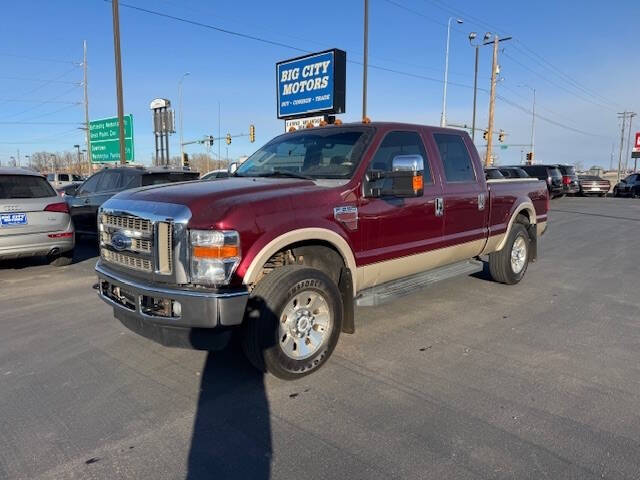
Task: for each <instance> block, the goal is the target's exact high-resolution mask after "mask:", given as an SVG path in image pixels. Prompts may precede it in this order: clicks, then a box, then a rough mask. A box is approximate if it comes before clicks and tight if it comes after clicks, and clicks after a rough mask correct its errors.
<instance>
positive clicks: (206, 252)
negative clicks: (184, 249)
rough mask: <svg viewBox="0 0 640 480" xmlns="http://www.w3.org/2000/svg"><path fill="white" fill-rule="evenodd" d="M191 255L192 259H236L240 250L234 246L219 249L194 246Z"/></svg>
mask: <svg viewBox="0 0 640 480" xmlns="http://www.w3.org/2000/svg"><path fill="white" fill-rule="evenodd" d="M191 253H192V254H193V256H194V257H198V258H229V257H238V256H239V255H240V249H239V248H238V247H237V246H236V245H225V246H221V247H209V246H207V247H201V246H194V247H193V250H192V251H191Z"/></svg>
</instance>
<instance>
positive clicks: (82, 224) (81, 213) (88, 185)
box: [67, 172, 104, 233]
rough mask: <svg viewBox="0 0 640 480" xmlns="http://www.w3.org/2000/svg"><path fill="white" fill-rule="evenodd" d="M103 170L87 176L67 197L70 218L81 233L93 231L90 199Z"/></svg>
mask: <svg viewBox="0 0 640 480" xmlns="http://www.w3.org/2000/svg"><path fill="white" fill-rule="evenodd" d="M103 174H104V172H98V173H96V174H95V175H93V176H91V177H89V178H88V179H87V180H86V181H85V182H84V183H83V184H82V185H80V187H79V188H78V192H77V193H76V194H75V196H73V197H68V200H67V201H68V202H69V205H70V207H71V218H72V219H73V224H74V226H75V228H76V231H78V232H82V233H90V232H95V225H90V222H91V218H92V211H93V210H92V206H91V200H92V198H93V195H94V194H95V192H96V189H97V187H98V182H99V181H100V179H101V178H102V175H103Z"/></svg>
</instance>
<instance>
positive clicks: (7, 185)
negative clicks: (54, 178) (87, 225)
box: [0, 168, 75, 266]
mask: <svg viewBox="0 0 640 480" xmlns="http://www.w3.org/2000/svg"><path fill="white" fill-rule="evenodd" d="M74 246H75V231H74V228H73V222H72V221H71V216H70V215H69V206H68V205H67V204H66V202H65V201H64V200H62V198H60V197H59V196H58V195H57V194H56V191H55V190H54V189H53V188H52V187H51V185H50V184H49V182H47V180H46V179H45V177H43V176H42V175H40V174H39V173H36V172H33V171H31V170H25V169H21V168H0V260H4V259H10V258H20V257H33V256H41V255H44V256H47V258H48V259H49V261H50V262H51V263H53V264H54V265H57V266H62V265H68V264H70V263H71V260H72V258H73V248H74Z"/></svg>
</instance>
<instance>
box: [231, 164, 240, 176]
mask: <svg viewBox="0 0 640 480" xmlns="http://www.w3.org/2000/svg"><path fill="white" fill-rule="evenodd" d="M239 166H240V164H239V163H238V162H231V163H230V164H229V174H230V175H233V174H234V173H236V170H238V167H239Z"/></svg>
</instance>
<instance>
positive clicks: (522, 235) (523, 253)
mask: <svg viewBox="0 0 640 480" xmlns="http://www.w3.org/2000/svg"><path fill="white" fill-rule="evenodd" d="M529 247H530V245H529V234H528V233H527V230H526V228H525V226H524V225H523V224H521V223H514V224H513V227H511V231H510V232H509V237H508V238H507V242H506V244H505V245H504V247H503V248H502V250H500V251H499V252H494V253H491V254H489V272H490V273H491V277H493V279H494V280H495V281H496V282H500V283H506V284H507V285H514V284H516V283H518V282H519V281H520V280H522V277H524V274H525V272H526V271H527V266H528V265H529V250H530V248H529Z"/></svg>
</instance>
